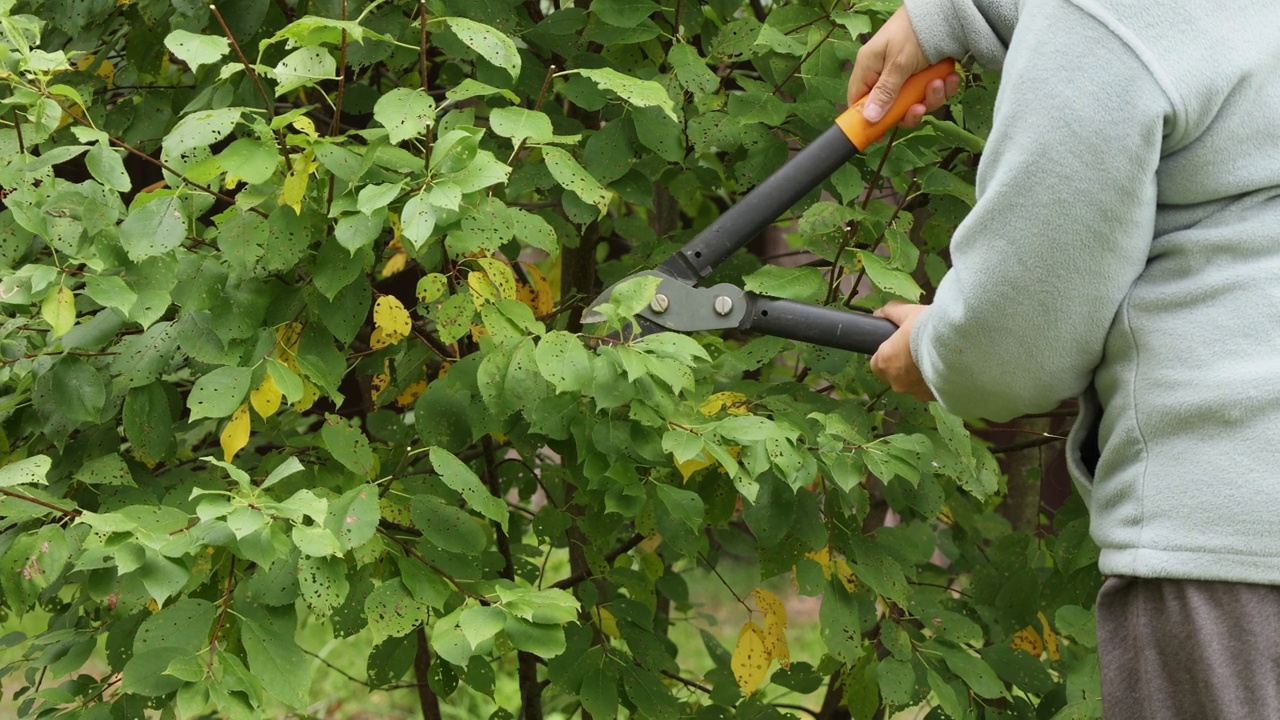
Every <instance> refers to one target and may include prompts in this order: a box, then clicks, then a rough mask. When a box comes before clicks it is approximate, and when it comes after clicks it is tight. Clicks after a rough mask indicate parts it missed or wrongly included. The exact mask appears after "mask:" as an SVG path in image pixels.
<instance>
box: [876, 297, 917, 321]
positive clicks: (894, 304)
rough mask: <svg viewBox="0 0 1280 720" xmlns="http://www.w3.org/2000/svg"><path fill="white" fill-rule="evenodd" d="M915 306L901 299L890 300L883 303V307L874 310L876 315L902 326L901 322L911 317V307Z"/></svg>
mask: <svg viewBox="0 0 1280 720" xmlns="http://www.w3.org/2000/svg"><path fill="white" fill-rule="evenodd" d="M913 307H915V306H914V305H912V304H911V303H905V302H902V301H901V300H890V301H889V302H887V303H885V305H884V307H882V308H880V309H879V310H876V311H875V313H874V314H875V316H876V317H882V318H884V319H886V320H888V321H889V322H891V323H893V324H894V325H897V326H898V327H902V324H903V323H905V322H906V321H907V320H910V319H911V316H912V313H911V308H913Z"/></svg>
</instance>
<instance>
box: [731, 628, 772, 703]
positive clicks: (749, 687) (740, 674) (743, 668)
mask: <svg viewBox="0 0 1280 720" xmlns="http://www.w3.org/2000/svg"><path fill="white" fill-rule="evenodd" d="M770 660H772V658H771V657H770V655H769V651H768V650H766V649H765V644H764V631H762V630H761V629H760V626H759V625H756V624H755V623H753V622H749V623H747V624H746V625H743V626H742V630H741V631H739V632H738V646H737V647H735V648H734V649H733V657H732V658H731V659H730V662H729V666H730V667H732V668H733V679H735V680H737V681H738V687H740V688H742V692H744V693H746V694H747V695H750V694H751V693H753V692H755V691H756V688H758V687H760V683H762V682H764V676H765V673H767V672H769V661H770Z"/></svg>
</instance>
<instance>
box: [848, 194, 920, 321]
mask: <svg viewBox="0 0 1280 720" xmlns="http://www.w3.org/2000/svg"><path fill="white" fill-rule="evenodd" d="M915 187H916V179H915V178H911V182H910V184H908V185H907V190H906V192H904V193H902V197H901V198H899V199H898V206H897V207H895V208H894V209H893V215H891V216H889V221H888V222H886V223H885V226H884V228H885V229H884V231H883V232H881V233H880V235H879V236H878V237H876V241H875V242H874V243H872V244H871V248H870V250H869V251H868V252H875V251H876V250H877V249H878V248H879V247H880V244H881V243H882V242H884V236H885V233H887V232H889V226H890V225H892V224H893V223H894V221H895V220H897V219H898V215H900V214H902V209H903V208H904V207H906V205H907V199H908V198H910V197H911V193H912V192H914V191H915ZM866 276H867V266H866V265H863V266H862V269H860V270H858V274H857V276H855V277H854V278H853V284H852V285H850V286H849V294H848V295H847V296H845V299H844V306H845V307H847V308H852V307H853V301H854V299H855V298H857V297H858V286H859V285H861V284H862V279H863V278H865V277H866Z"/></svg>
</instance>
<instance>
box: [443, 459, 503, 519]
mask: <svg viewBox="0 0 1280 720" xmlns="http://www.w3.org/2000/svg"><path fill="white" fill-rule="evenodd" d="M429 456H430V458H431V467H433V468H435V470H436V472H437V473H439V474H440V479H441V480H444V484H445V485H448V486H449V487H450V488H452V489H453V490H454V491H455V492H457V493H459V494H460V495H462V499H463V500H465V501H466V503H467V506H468V507H470V508H472V509H473V510H475V511H476V512H478V513H480V514H481V515H483V516H485V517H487V518H489V519H490V520H492V521H494V522H496V523H498V525H499V526H501V527H502V528H503V529H504V530H505V529H506V527H507V515H508V512H509V511H508V510H507V504H506V503H505V502H503V501H502V499H501V498H497V497H494V496H493V495H492V494H491V493H490V492H489V489H488V488H486V487H485V486H484V483H483V482H482V481H481V480H480V477H479V476H477V475H476V474H475V473H474V472H472V470H471V468H469V467H467V464H466V463H464V462H462V461H461V460H459V459H458V458H457V456H455V455H454V454H453V453H451V452H449V451H448V450H445V449H443V448H438V447H433V448H431V450H430V453H429Z"/></svg>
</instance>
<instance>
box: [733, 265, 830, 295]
mask: <svg viewBox="0 0 1280 720" xmlns="http://www.w3.org/2000/svg"><path fill="white" fill-rule="evenodd" d="M742 283H743V284H742V287H743V289H745V290H747V291H748V292H754V293H760V294H761V295H768V296H770V297H779V298H785V299H787V300H799V301H801V302H810V303H812V302H818V301H820V300H821V299H822V298H823V296H825V295H826V293H827V278H826V271H824V270H822V269H821V268H816V267H797V268H787V267H780V266H778V265H764V266H762V267H761V268H760V269H759V270H756V271H755V272H753V273H751V274H750V275H747V276H746V277H744V278H742Z"/></svg>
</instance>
